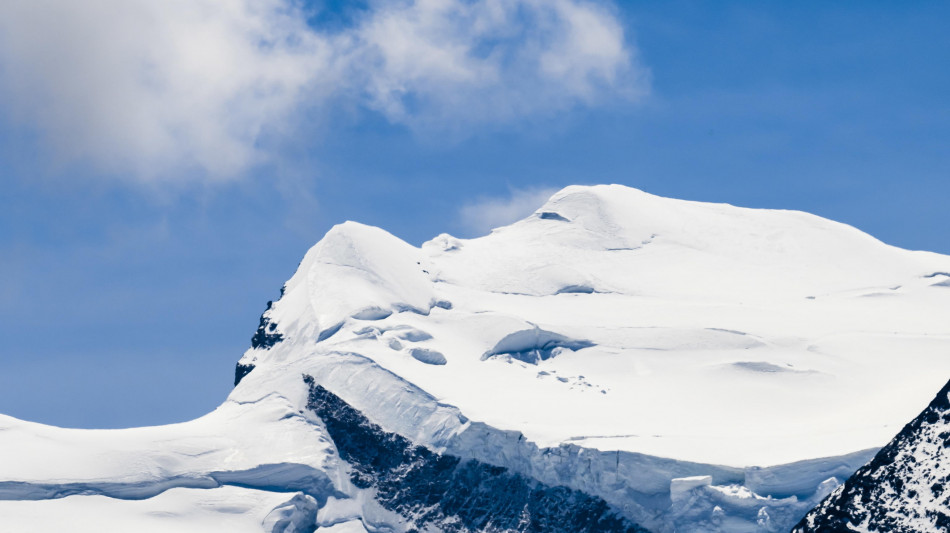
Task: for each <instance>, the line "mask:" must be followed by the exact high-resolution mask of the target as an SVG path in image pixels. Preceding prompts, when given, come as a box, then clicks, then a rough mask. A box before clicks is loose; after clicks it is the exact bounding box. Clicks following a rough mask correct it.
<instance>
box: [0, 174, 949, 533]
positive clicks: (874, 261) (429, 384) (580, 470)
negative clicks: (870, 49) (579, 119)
mask: <svg viewBox="0 0 950 533" xmlns="http://www.w3.org/2000/svg"><path fill="white" fill-rule="evenodd" d="M948 286H950V257H946V256H941V255H937V254H932V253H926V252H910V251H906V250H900V249H897V248H894V247H891V246H887V245H885V244H883V243H881V242H879V241H877V240H875V239H874V238H872V237H870V236H868V235H866V234H864V233H861V232H860V231H858V230H856V229H854V228H851V227H849V226H845V225H842V224H838V223H835V222H831V221H828V220H825V219H822V218H819V217H815V216H812V215H808V214H805V213H800V212H789V211H768V210H754V209H742V208H736V207H732V206H728V205H718V204H703V203H697V202H685V201H679V200H671V199H666V198H659V197H656V196H652V195H649V194H646V193H643V192H641V191H638V190H635V189H630V188H626V187H621V186H598V187H568V188H567V189H564V190H562V191H561V192H559V193H557V194H556V195H555V196H554V197H552V198H551V200H550V201H548V202H547V203H546V204H545V205H544V206H542V207H541V208H540V209H539V210H538V211H537V212H535V213H534V214H533V215H531V216H530V217H528V218H526V219H525V220H522V221H520V222H518V223H515V224H513V225H511V226H508V227H505V228H500V229H497V230H495V231H494V232H492V234H491V235H489V236H486V237H483V238H479V239H472V240H461V239H456V238H453V237H451V236H449V235H440V236H438V237H436V238H435V239H433V240H432V241H430V242H427V243H425V244H424V245H423V246H422V247H419V248H417V247H414V246H411V245H409V244H407V243H405V242H403V241H401V240H399V239H398V238H396V237H394V236H392V235H390V234H389V233H386V232H385V231H383V230H381V229H378V228H373V227H368V226H364V225H360V224H356V223H351V222H348V223H345V224H341V225H339V226H337V227H335V228H333V229H332V230H331V231H330V232H329V233H328V234H327V235H326V236H325V237H324V238H323V239H322V240H321V241H320V242H319V243H318V244H317V245H315V246H314V247H313V248H312V249H311V250H310V251H309V252H307V254H306V256H305V257H304V259H303V261H302V262H301V264H300V266H299V267H298V270H297V272H296V273H295V274H294V276H293V277H292V278H291V279H290V280H289V281H288V282H287V284H286V285H285V286H284V288H283V290H282V293H281V297H280V299H279V300H278V301H276V302H274V303H273V304H269V305H268V309H267V311H266V312H265V313H264V315H263V316H262V317H261V324H260V327H259V329H258V331H257V332H256V333H255V335H254V336H253V339H252V348H251V349H249V350H248V351H247V352H246V353H245V354H244V356H243V357H242V358H241V360H240V361H239V363H238V366H237V369H236V373H235V382H236V387H235V389H234V391H233V392H232V394H231V395H230V397H229V398H228V401H227V402H225V404H224V405H222V407H220V408H219V409H218V410H216V411H215V412H214V413H211V414H209V415H207V416H206V417H203V418H201V419H198V420H195V421H192V422H188V423H185V424H178V425H174V426H166V427H160V428H141V429H133V430H122V431H118V432H99V431H92V432H90V431H77V430H62V429H58V428H49V427H46V426H39V425H35V424H29V423H26V422H21V421H17V420H13V419H7V418H2V419H0V450H3V451H4V453H3V454H0V500H10V501H6V502H4V501H0V526H4V525H6V524H4V520H5V519H4V518H3V517H4V516H20V517H23V516H28V515H29V514H31V513H36V512H42V513H43V515H44V516H45V515H52V514H55V513H66V514H69V513H72V512H78V511H74V509H76V508H78V507H79V506H86V505H87V504H86V503H77V502H80V500H79V499H80V498H83V499H84V500H82V502H86V501H90V502H99V503H90V504H88V505H89V506H100V507H101V508H103V509H104V508H105V507H107V506H109V507H114V508H116V509H118V508H119V507H121V511H116V512H119V513H125V514H129V515H130V516H134V515H135V513H145V514H148V515H149V516H152V515H151V514H149V513H153V512H154V510H155V509H157V508H158V507H160V506H161V505H164V504H163V503H156V500H154V498H159V497H165V495H166V494H170V496H168V497H169V498H171V497H172V496H174V498H186V499H187V498H192V497H193V498H195V499H196V500H195V501H196V502H200V500H202V499H203V498H211V499H212V500H214V498H215V496H213V494H214V492H209V491H230V490H235V491H236V490H241V491H248V492H246V493H242V495H240V496H235V497H239V498H244V500H242V501H247V502H250V501H251V500H253V501H254V502H257V503H253V504H252V503H248V504H247V505H246V508H247V509H248V511H247V512H246V513H242V514H246V515H247V516H248V517H251V518H249V520H251V522H253V523H260V524H263V522H261V520H262V518H260V517H261V516H263V517H267V516H270V513H272V512H274V511H272V510H273V509H275V508H277V507H279V508H281V509H285V510H286V509H288V507H287V505H288V504H287V503H285V502H288V501H293V502H295V503H294V504H292V505H290V507H291V508H293V509H294V513H296V514H295V516H298V517H308V516H311V515H314V514H315V516H316V518H315V519H308V518H302V519H301V520H303V522H306V521H307V520H311V521H312V524H313V525H316V526H320V527H321V528H326V527H330V526H333V527H345V528H360V529H357V530H361V529H365V530H367V531H411V530H419V531H460V532H461V531H610V532H613V531H624V532H634V531H641V530H642V528H646V529H648V530H650V531H653V532H655V533H662V532H672V531H677V532H693V531H695V532H709V531H727V532H745V531H749V532H753V531H758V532H765V531H787V530H788V529H789V528H791V527H792V526H793V525H794V524H795V523H796V522H798V520H799V519H800V518H801V517H802V516H803V515H804V514H805V513H806V512H807V511H808V510H809V509H811V508H812V507H814V506H815V505H816V504H817V503H818V502H819V501H821V500H822V499H823V498H825V497H826V496H827V495H828V494H829V493H831V492H832V491H833V490H834V489H835V488H836V487H837V486H838V484H839V483H840V482H842V481H843V480H844V479H846V478H847V477H848V476H849V475H851V474H852V473H853V472H854V471H855V470H857V469H858V467H860V466H861V465H862V464H865V463H866V462H867V461H868V460H869V459H871V457H873V456H874V454H875V453H876V450H877V449H878V448H879V447H880V446H882V445H883V444H885V443H886V442H887V441H888V440H889V439H891V437H892V436H893V435H894V434H895V433H897V431H898V430H899V429H900V427H901V425H902V424H903V422H904V421H906V420H907V419H909V418H911V417H912V416H913V415H914V414H916V412H917V411H918V410H919V408H920V405H923V404H924V403H926V401H927V400H928V399H929V398H927V396H928V393H927V391H928V390H934V389H936V388H937V387H939V386H940V384H942V383H943V382H944V381H946V379H947V377H948V376H950V357H948V356H947V354H948V353H950V320H948V316H947V311H946V310H947V309H950V287H948ZM881 398H886V401H881ZM165 489H171V490H169V491H167V493H166V492H162V491H163V490H165ZM173 491H174V492H173ZM277 492H282V493H284V494H281V497H283V499H280V498H277V497H276V496H275V495H274V493H277ZM297 493H299V494H298V495H297V496H294V494H297ZM189 495H192V496H189ZM106 497H108V498H112V499H111V500H107V503H103V500H96V499H93V500H85V499H89V498H106ZM136 498H149V499H148V500H145V502H152V504H146V503H145V502H139V503H141V505H139V504H136V505H132V504H133V502H131V501H130V499H136ZM27 500H30V501H27ZM195 505H199V503H196V504H195ZM274 506H276V507H274ZM39 508H42V509H46V511H37V509H39ZM202 508H203V509H206V510H207V511H208V512H212V513H213V512H217V511H215V509H217V507H215V505H214V504H209V505H208V506H202ZM5 509H6V511H5ZM268 509H271V510H268ZM104 512H105V511H104ZM183 512H184V511H183ZM222 512H226V511H222ZM18 513H19V514H18ZM298 522H299V520H298ZM17 523H20V522H17ZM49 524H52V523H51V522H50V523H48V524H47V525H49ZM268 524H270V525H266V527H267V528H268V529H265V530H266V531H282V530H281V529H278V528H277V527H276V526H274V525H273V524H271V523H268ZM54 525H55V524H54ZM260 527H265V526H263V525H262V526H260ZM281 527H283V526H281ZM295 527H296V526H295ZM0 529H2V527H0ZM287 531H288V533H289V531H291V530H287Z"/></svg>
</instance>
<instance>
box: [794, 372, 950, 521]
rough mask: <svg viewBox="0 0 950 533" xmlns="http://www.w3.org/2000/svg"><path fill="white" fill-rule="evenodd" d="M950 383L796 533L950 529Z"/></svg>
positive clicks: (835, 492) (810, 516)
mask: <svg viewBox="0 0 950 533" xmlns="http://www.w3.org/2000/svg"><path fill="white" fill-rule="evenodd" d="M948 448H950V382H948V383H947V384H946V385H945V386H944V387H943V389H941V390H940V392H939V393H937V397H936V398H934V400H933V402H931V403H930V405H929V406H927V408H926V409H924V411H923V412H922V413H920V415H919V416H918V417H917V418H915V419H914V420H913V421H912V422H910V423H909V424H907V425H906V426H904V429H903V430H901V432H900V433H899V434H898V435H897V436H896V437H894V440H892V441H891V442H890V443H889V444H888V445H887V446H885V447H884V448H882V449H881V451H880V452H878V454H877V455H876V456H875V457H874V459H873V460H871V462H870V463H868V464H867V465H865V466H863V467H862V468H861V469H859V470H858V471H857V472H856V473H855V474H854V475H853V476H852V477H851V478H849V479H848V480H847V481H846V482H845V483H844V485H842V486H841V487H839V488H838V489H837V490H835V491H834V492H833V493H832V494H831V495H830V496H829V497H828V498H827V499H825V500H824V501H823V502H822V503H821V504H819V505H818V507H816V508H815V509H814V510H812V511H811V512H810V513H808V515H807V516H805V518H803V519H802V521H801V522H799V523H798V525H797V526H795V529H794V530H793V532H794V533H837V532H839V531H840V532H853V531H862V532H881V533H884V532H887V533H925V532H926V533H929V532H934V531H950V490H948V488H950V487H948V482H950V453H948Z"/></svg>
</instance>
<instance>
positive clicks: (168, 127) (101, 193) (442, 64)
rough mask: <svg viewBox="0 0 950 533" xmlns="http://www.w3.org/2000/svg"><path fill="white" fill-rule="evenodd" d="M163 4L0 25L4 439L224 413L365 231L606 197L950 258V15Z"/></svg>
mask: <svg viewBox="0 0 950 533" xmlns="http://www.w3.org/2000/svg"><path fill="white" fill-rule="evenodd" d="M151 4H153V2H149V1H148V0H136V1H134V2H125V3H121V2H118V0H103V1H102V2H98V3H95V4H85V3H84V4H82V5H79V4H75V5H73V4H72V3H68V2H57V1H54V0H48V1H37V2H30V3H23V2H11V3H9V4H6V5H5V6H4V7H0V21H5V22H0V99H2V103H0V185H2V189H0V324H2V325H0V335H2V338H3V339H4V342H3V343H2V346H0V362H2V367H3V372H2V373H0V413H5V414H10V415H13V416H17V417H20V418H24V419H28V420H35V421H40V422H45V423H52V424H57V425H66V426H75V427H123V426H131V425H144V424H157V423H168V422H174V421H180V420H186V419H189V418H192V417H195V416H199V415H201V414H203V413H205V412H207V411H209V410H210V409H212V408H213V407H214V406H216V405H217V404H218V403H220V401H221V400H223V398H224V397H225V396H226V395H227V393H228V391H229V389H230V385H231V379H232V377H233V374H232V372H233V365H234V363H235V362H236V361H237V359H238V358H239V357H240V355H241V353H243V351H244V350H245V349H246V348H247V347H248V346H249V339H250V336H251V335H252V333H253V331H254V329H255V327H256V324H257V319H258V316H259V315H260V313H261V311H263V309H264V306H265V304H266V302H267V300H269V299H273V298H276V297H277V295H278V291H279V289H280V286H281V285H282V283H283V282H284V281H285V280H286V279H287V278H289V277H290V276H291V274H292V273H293V270H294V268H295V266H296V265H297V262H298V261H299V260H300V258H301V257H302V256H303V254H304V252H305V251H306V250H307V248H308V247H309V246H311V245H312V244H313V243H315V242H316V241H317V240H319V238H320V237H321V236H322V235H323V233H324V232H325V231H326V230H327V229H328V228H329V227H330V226H331V225H333V224H335V223H338V222H341V221H343V220H348V219H349V220H357V221H361V222H364V223H368V224H373V225H378V226H381V227H383V228H385V229H387V230H389V231H390V232H392V233H394V234H395V235H397V236H399V237H401V238H403V239H405V240H407V241H409V242H411V243H413V244H419V243H421V242H423V241H425V240H427V239H428V238H431V237H433V236H435V235H437V234H439V233H441V232H449V233H452V234H454V235H459V236H476V235H478V234H479V233H482V232H484V231H485V228H486V227H490V226H491V225H492V224H498V223H503V222H505V221H506V219H509V218H510V217H512V216H515V215H517V214H519V213H522V212H524V211H525V210H527V211H530V210H532V206H533V204H534V203H537V202H539V201H540V200H539V198H541V197H543V195H544V194H546V192H548V191H551V190H553V189H556V188H559V187H562V186H564V185H567V184H571V183H607V182H611V183H623V184H627V185H631V186H634V187H638V188H641V189H643V190H646V191H648V192H651V193H654V194H659V195H664V196H672V197H678V198H686V199H693V200H703V201H714V202H728V203H732V204H736V205H743V206H749V207H767V208H786V209H800V210H805V211H810V212H813V213H816V214H819V215H822V216H825V217H828V218H832V219H835V220H839V221H842V222H846V223H849V224H852V225H854V226H857V227H858V228H860V229H862V230H864V231H867V232H868V233H871V234H872V235H874V236H876V237H878V238H880V239H881V240H883V241H885V242H888V243H890V244H894V245H897V246H901V247H905V248H913V249H927V250H933V251H937V252H941V253H950V237H948V233H947V231H946V228H947V227H950V210H948V209H946V207H945V206H946V199H947V198H948V197H950V149H948V146H950V101H948V95H950V69H948V68H947V65H950V37H948V34H947V32H946V31H945V21H947V20H950V5H948V4H946V3H941V2H914V3H896V2H881V3H874V2H836V3H826V2H786V3H780V2H769V3H764V2H763V3H752V2H734V3H730V2H671V3H657V2H632V1H631V2H620V3H613V4H610V3H591V2H587V1H582V0H559V1H557V2H549V3H536V2H533V1H528V0H523V1H518V2H508V3H496V2H492V1H489V0H471V1H466V2H462V1H461V0H458V1H456V0H443V1H435V0H429V1H418V2H384V1H371V2H361V3H346V2H327V3H314V4H309V5H307V6H305V9H304V10H303V11H299V12H298V11H293V10H287V9H286V4H284V2H283V0H266V1H261V2H257V3H251V2H249V1H248V2H246V3H245V2H237V3H231V4H230V5H231V6H232V7H231V8H228V9H225V7H223V6H225V5H226V4H228V3H226V2H221V1H219V0H201V1H200V2H197V4H199V5H200V6H202V7H203V8H204V11H202V12H201V13H199V14H195V13H193V12H191V11H189V10H188V9H185V8H180V7H179V8H167V9H166V10H165V11H162V12H158V11H156V10H155V9H154V6H151ZM169 5H170V4H169ZM176 5H177V4H176ZM181 5H185V4H181ZM234 5H239V6H240V7H238V8H234V7H233V6H234ZM499 5H505V6H508V7H507V8H506V9H502V10H501V11H499V8H498V6H499ZM91 6H95V7H91ZM120 6H125V7H121V8H120ZM130 6H131V7H130ZM249 6H250V7H249ZM254 6H256V7H254ZM262 6H263V7H262ZM512 6H513V7H512ZM176 10H177V11H176ZM12 29H17V31H12ZM262 43H263V44H262Z"/></svg>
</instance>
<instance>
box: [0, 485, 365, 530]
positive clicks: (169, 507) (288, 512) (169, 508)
mask: <svg viewBox="0 0 950 533" xmlns="http://www.w3.org/2000/svg"><path fill="white" fill-rule="evenodd" d="M317 508H318V504H317V502H316V501H314V500H313V498H311V497H309V496H307V495H305V494H302V493H296V494H295V493H288V492H267V491H260V490H253V489H248V488H240V487H233V486H226V487H221V488H215V489H190V488H172V489H169V490H167V491H165V492H162V493H161V494H159V495H156V496H154V497H152V498H148V499H137V500H123V499H114V498H107V497H105V496H100V495H95V494H80V495H73V496H65V497H63V498H60V499H57V500H54V501H37V500H27V501H0V530H2V531H4V532H10V533H48V532H53V531H69V532H71V533H72V532H75V533H80V532H83V533H84V532H87V531H90V532H92V531H96V532H99V531H107V532H136V533H165V532H173V533H217V532H220V533H312V532H313V531H314V525H315V524H316V513H317ZM320 531H321V532H322V531H324V530H323V529H321V530H320ZM353 531H354V533H355V532H356V531H358V530H353ZM364 531H365V530H364Z"/></svg>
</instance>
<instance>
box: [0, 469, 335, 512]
mask: <svg viewBox="0 0 950 533" xmlns="http://www.w3.org/2000/svg"><path fill="white" fill-rule="evenodd" d="M224 486H236V487H244V488H249V489H259V490H278V491H280V492H298V491H299V492H303V493H305V494H309V495H317V497H318V501H320V500H323V501H322V502H321V505H322V504H323V503H324V502H325V501H326V498H327V497H328V496H329V495H332V494H334V493H335V491H334V489H333V483H332V482H331V481H330V479H329V478H328V477H327V475H326V473H325V472H323V471H320V470H317V469H315V468H313V467H311V466H308V465H302V464H293V463H284V464H263V465H259V466H256V467H254V468H252V469H248V470H236V471H216V472H206V473H193V474H192V473H188V474H182V475H171V476H169V477H164V478H155V479H151V480H143V481H136V482H129V483H123V482H117V481H108V480H101V481H96V480H90V481H72V482H63V483H38V482H31V481H0V500H49V499H55V498H64V497H67V496H73V495H90V494H97V495H100V496H107V497H109V498H117V499H120V500H144V499H147V498H152V497H154V496H157V495H159V494H161V493H163V492H165V491H166V490H169V489H175V488H181V489H215V488H219V487H224Z"/></svg>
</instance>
